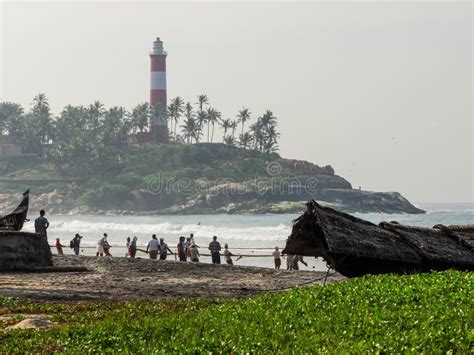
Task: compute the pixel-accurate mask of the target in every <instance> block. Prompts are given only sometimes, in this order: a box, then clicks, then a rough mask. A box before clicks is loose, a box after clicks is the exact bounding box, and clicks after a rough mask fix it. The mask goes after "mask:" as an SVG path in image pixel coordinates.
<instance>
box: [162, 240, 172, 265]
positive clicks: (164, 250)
mask: <svg viewBox="0 0 474 355" xmlns="http://www.w3.org/2000/svg"><path fill="white" fill-rule="evenodd" d="M168 253H170V254H173V252H172V251H171V250H170V248H168V244H166V243H165V239H164V238H160V260H166V257H167V256H168Z"/></svg>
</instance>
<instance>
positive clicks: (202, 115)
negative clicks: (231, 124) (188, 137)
mask: <svg viewBox="0 0 474 355" xmlns="http://www.w3.org/2000/svg"><path fill="white" fill-rule="evenodd" d="M196 119H197V123H198V127H197V128H198V130H199V131H200V132H201V133H202V127H203V126H204V125H205V124H206V123H207V113H206V111H198V113H197V116H196ZM197 142H199V140H197Z"/></svg>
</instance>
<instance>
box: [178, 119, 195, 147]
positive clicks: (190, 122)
mask: <svg viewBox="0 0 474 355" xmlns="http://www.w3.org/2000/svg"><path fill="white" fill-rule="evenodd" d="M196 126H197V122H196V120H195V119H194V117H192V116H190V117H188V118H186V120H185V121H184V124H183V125H182V126H181V128H182V132H183V138H184V139H185V140H186V143H188V144H189V143H192V142H193V138H195V135H196Z"/></svg>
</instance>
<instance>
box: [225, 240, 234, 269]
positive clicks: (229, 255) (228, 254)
mask: <svg viewBox="0 0 474 355" xmlns="http://www.w3.org/2000/svg"><path fill="white" fill-rule="evenodd" d="M233 256H234V254H232V253H231V252H230V250H229V244H227V243H225V244H224V261H225V262H226V264H227V265H234V262H233V261H232V257H233Z"/></svg>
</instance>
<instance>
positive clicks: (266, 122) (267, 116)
mask: <svg viewBox="0 0 474 355" xmlns="http://www.w3.org/2000/svg"><path fill="white" fill-rule="evenodd" d="M261 121H262V126H263V127H265V128H268V127H270V126H274V125H275V124H276V117H275V116H273V112H272V111H270V110H267V111H266V112H265V113H264V114H263V116H262V117H261Z"/></svg>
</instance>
